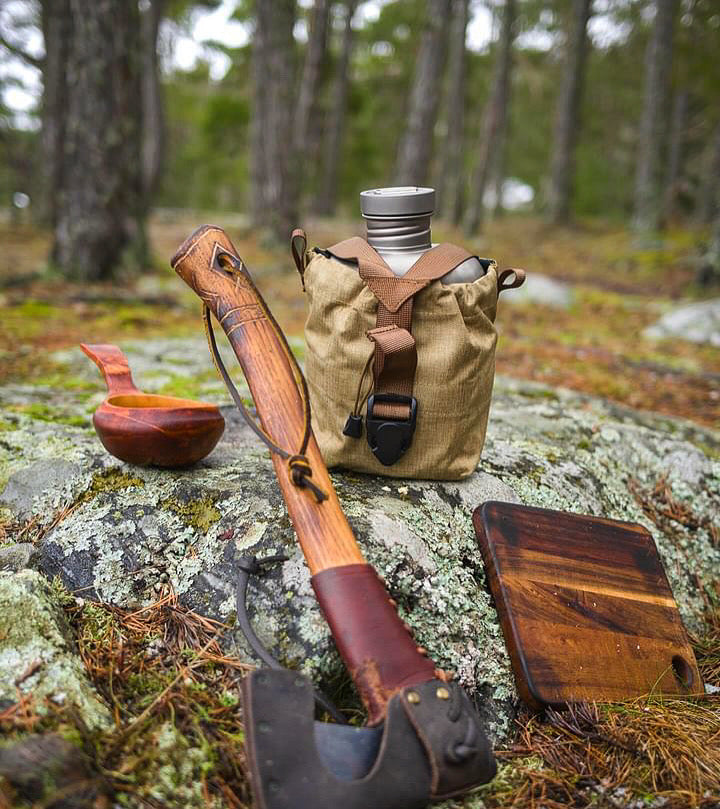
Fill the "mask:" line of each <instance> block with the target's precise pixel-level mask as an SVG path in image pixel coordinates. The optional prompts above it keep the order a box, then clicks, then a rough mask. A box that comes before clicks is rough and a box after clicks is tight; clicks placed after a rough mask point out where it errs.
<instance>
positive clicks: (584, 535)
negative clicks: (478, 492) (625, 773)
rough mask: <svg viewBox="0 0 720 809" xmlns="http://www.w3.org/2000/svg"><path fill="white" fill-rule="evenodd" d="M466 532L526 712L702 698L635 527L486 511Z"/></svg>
mask: <svg viewBox="0 0 720 809" xmlns="http://www.w3.org/2000/svg"><path fill="white" fill-rule="evenodd" d="M473 523H474V525H475V531H476V533H477V536H478V540H479V544H480V548H481V550H482V554H483V558H484V561H485V568H486V570H487V573H488V579H489V582H490V589H491V591H492V594H493V596H494V598H495V603H496V605H497V609H498V613H499V615H500V621H501V624H502V628H503V633H504V635H505V641H506V643H507V646H508V650H509V652H510V657H511V659H512V664H513V670H514V672H515V680H516V683H517V687H518V691H519V693H520V696H521V697H522V699H523V700H524V701H525V702H526V703H527V704H528V705H530V706H531V707H532V708H535V709H537V710H541V709H542V708H544V707H545V706H548V705H549V706H552V707H563V706H565V705H567V703H570V702H580V701H588V702H590V701H593V700H596V701H606V702H611V701H617V700H625V699H631V698H633V697H638V696H641V695H644V694H648V693H651V692H652V693H662V694H675V695H677V694H682V695H688V694H691V693H702V692H703V685H702V681H701V679H700V673H699V671H698V668H697V662H696V660H695V655H694V654H693V651H692V649H691V648H690V645H689V643H688V639H687V635H686V633H685V629H684V627H683V625H682V621H681V620H680V615H679V614H678V610H677V605H676V603H675V599H674V598H673V595H672V592H671V590H670V586H669V584H668V581H667V577H666V576H665V571H664V570H663V567H662V564H661V562H660V559H659V557H658V553H657V549H656V547H655V542H654V541H653V538H652V536H651V535H650V534H649V533H648V531H647V530H646V529H645V528H643V527H642V526H641V525H637V524H634V523H626V522H617V521H615V520H606V519H602V518H600V517H584V516H580V515H577V514H566V513H563V512H561V511H550V510H548V509H542V508H530V507H529V506H519V505H516V504H514V503H500V502H487V503H483V505H481V506H480V507H479V508H477V509H476V510H475V513H474V515H473Z"/></svg>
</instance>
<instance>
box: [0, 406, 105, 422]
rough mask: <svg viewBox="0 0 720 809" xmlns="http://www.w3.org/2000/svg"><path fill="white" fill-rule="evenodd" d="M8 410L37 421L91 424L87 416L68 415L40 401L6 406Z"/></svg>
mask: <svg viewBox="0 0 720 809" xmlns="http://www.w3.org/2000/svg"><path fill="white" fill-rule="evenodd" d="M8 410H14V411H15V412H16V413H23V414H25V415H26V416H30V418H33V419H38V420H39V421H49V422H52V423H55V424H69V425H70V426H71V427H90V425H91V422H90V417H89V416H75V415H70V414H68V413H66V412H63V411H62V410H59V409H57V408H54V407H51V406H50V405H47V404H44V403H42V402H32V403H30V404H22V405H10V406H8Z"/></svg>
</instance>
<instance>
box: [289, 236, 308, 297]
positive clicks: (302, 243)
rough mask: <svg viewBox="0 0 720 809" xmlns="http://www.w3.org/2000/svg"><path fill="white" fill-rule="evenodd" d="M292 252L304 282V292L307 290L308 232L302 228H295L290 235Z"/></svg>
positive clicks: (301, 279)
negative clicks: (306, 257)
mask: <svg viewBox="0 0 720 809" xmlns="http://www.w3.org/2000/svg"><path fill="white" fill-rule="evenodd" d="M290 252H291V253H292V257H293V261H294V262H295V266H296V267H297V271H298V272H299V273H300V281H301V282H302V288H303V292H304V291H305V267H306V266H307V262H306V261H305V253H306V252H307V234H306V233H305V231H304V230H303V229H302V228H295V230H293V232H292V235H291V236H290Z"/></svg>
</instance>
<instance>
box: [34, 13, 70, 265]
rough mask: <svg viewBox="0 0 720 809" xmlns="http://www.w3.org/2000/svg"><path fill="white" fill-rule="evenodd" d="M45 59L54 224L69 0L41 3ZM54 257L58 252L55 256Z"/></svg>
mask: <svg viewBox="0 0 720 809" xmlns="http://www.w3.org/2000/svg"><path fill="white" fill-rule="evenodd" d="M41 19H42V31H43V39H44V43H45V60H44V62H43V70H42V73H43V104H42V139H41V141H42V151H43V175H44V199H43V211H42V215H41V218H42V219H43V220H44V221H45V222H47V224H49V225H50V226H51V227H53V228H54V227H55V223H56V220H57V204H58V199H59V195H60V190H61V187H62V170H63V143H64V141H65V110H66V106H67V81H66V73H65V66H66V64H67V59H68V48H69V46H70V39H71V37H72V18H71V16H70V2H69V0H43V2H42V6H41ZM53 260H54V256H53Z"/></svg>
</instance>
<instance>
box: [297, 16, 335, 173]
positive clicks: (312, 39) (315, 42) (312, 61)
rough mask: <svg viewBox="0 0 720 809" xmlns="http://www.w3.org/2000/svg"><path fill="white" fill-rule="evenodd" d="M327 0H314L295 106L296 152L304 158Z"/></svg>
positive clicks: (324, 37)
mask: <svg viewBox="0 0 720 809" xmlns="http://www.w3.org/2000/svg"><path fill="white" fill-rule="evenodd" d="M329 16H330V2H329V0H315V3H314V5H313V10H312V14H311V19H310V32H309V35H308V43H307V50H306V52H305V62H304V64H303V72H302V77H301V79H300V90H299V92H298V101H297V108H296V110H295V130H294V136H295V154H296V156H297V158H296V159H297V160H298V161H303V160H304V159H305V157H306V155H307V152H308V144H309V139H310V129H311V126H310V124H311V121H312V118H313V114H314V113H315V112H316V111H317V100H318V92H319V90H320V79H321V75H322V68H323V63H324V62H325V56H326V53H327V37H328V18H329Z"/></svg>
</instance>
